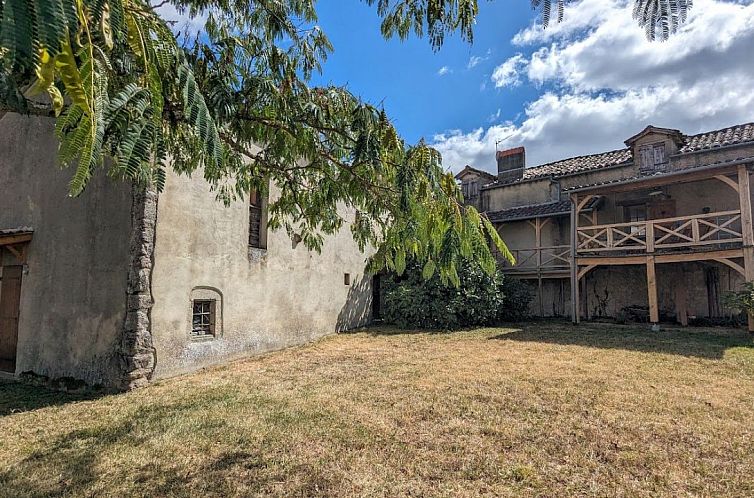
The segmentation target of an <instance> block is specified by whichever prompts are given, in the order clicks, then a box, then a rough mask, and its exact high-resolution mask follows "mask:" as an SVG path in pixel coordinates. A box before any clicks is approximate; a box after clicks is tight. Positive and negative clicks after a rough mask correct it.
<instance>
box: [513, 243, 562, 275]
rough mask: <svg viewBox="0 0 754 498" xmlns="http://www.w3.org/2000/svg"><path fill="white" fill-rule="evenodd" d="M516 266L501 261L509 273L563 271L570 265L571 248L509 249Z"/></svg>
mask: <svg viewBox="0 0 754 498" xmlns="http://www.w3.org/2000/svg"><path fill="white" fill-rule="evenodd" d="M511 253H513V257H514V258H516V264H515V265H511V264H510V263H508V262H507V261H504V260H501V263H503V267H504V269H507V270H509V271H536V270H537V269H541V270H549V271H553V270H565V269H567V268H569V267H570V265H571V246H551V247H539V248H529V249H511Z"/></svg>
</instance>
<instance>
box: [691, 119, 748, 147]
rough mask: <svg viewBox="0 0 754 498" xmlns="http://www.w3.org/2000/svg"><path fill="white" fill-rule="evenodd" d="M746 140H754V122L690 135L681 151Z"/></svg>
mask: <svg viewBox="0 0 754 498" xmlns="http://www.w3.org/2000/svg"><path fill="white" fill-rule="evenodd" d="M746 142H754V123H746V124H740V125H736V126H730V127H728V128H723V129H722V130H715V131H708V132H705V133H700V134H698V135H691V136H688V137H686V144H685V145H684V146H683V147H681V150H680V152H681V153H685V152H697V151H700V150H705V149H714V148H715V147H723V146H726V145H738V144H742V143H746Z"/></svg>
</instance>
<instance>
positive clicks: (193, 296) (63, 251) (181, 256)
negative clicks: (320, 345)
mask: <svg viewBox="0 0 754 498" xmlns="http://www.w3.org/2000/svg"><path fill="white" fill-rule="evenodd" d="M53 125H54V122H53V120H51V119H45V118H27V117H22V116H18V115H13V114H7V115H5V116H2V117H0V136H2V137H3V138H2V140H0V185H2V195H0V267H2V274H1V275H0V278H1V280H0V371H2V372H5V373H6V375H8V374H9V375H20V374H23V373H26V372H30V373H33V374H35V375H40V376H46V377H49V378H50V379H70V380H76V381H78V382H81V381H83V382H85V383H86V384H89V385H97V384H99V385H103V386H108V387H115V388H131V387H136V386H140V385H143V384H146V383H148V382H149V381H150V380H152V379H156V378H161V377H167V376H171V375H175V374H179V373H183V372H189V371H193V370H197V369H199V368H201V367H205V366H208V365H212V364H216V363H220V362H225V361H228V360H230V359H233V358H237V357H240V356H243V355H249V354H254V353H261V352H265V351H270V350H275V349H280V348H284V347H287V346H292V345H297V344H302V343H306V342H308V341H311V340H313V339H316V338H318V337H321V336H324V335H326V334H331V333H334V332H336V331H338V330H344V329H348V328H353V327H357V326H359V325H362V324H364V323H366V322H367V321H368V320H369V315H370V307H371V291H370V287H371V282H370V279H367V278H365V276H364V267H365V260H366V255H365V254H363V253H361V252H360V251H359V250H358V247H357V245H356V244H355V243H354V242H353V240H352V239H351V235H350V233H349V232H348V230H346V231H344V232H342V233H338V234H337V235H335V236H333V237H330V238H328V239H327V241H326V243H325V245H324V248H323V251H322V253H321V254H317V253H314V252H310V251H308V250H307V249H306V248H305V247H304V246H303V245H300V246H298V247H297V246H296V244H294V243H293V242H292V241H291V239H290V238H289V237H288V236H287V235H286V234H284V233H276V232H267V230H266V223H265V219H266V218H265V216H266V213H265V210H266V200H265V199H260V198H259V196H256V195H254V196H252V198H251V199H249V200H248V201H245V202H236V203H234V204H232V205H231V206H230V207H227V208H226V207H225V206H224V205H223V204H221V203H219V202H218V201H216V200H215V196H214V194H213V193H211V192H210V189H209V185H208V184H207V183H206V182H205V181H204V180H203V179H202V178H200V177H199V176H198V175H197V176H194V177H193V178H191V177H185V176H177V175H172V174H169V175H168V179H167V184H166V188H165V190H164V191H163V192H162V193H160V195H159V196H157V195H156V194H154V193H144V192H143V191H141V190H140V189H138V188H135V187H132V186H131V185H130V184H127V183H124V182H118V181H113V180H112V179H110V178H107V177H106V176H105V175H104V174H102V175H98V176H96V177H95V178H93V180H92V183H91V184H90V187H89V188H88V189H87V190H86V191H85V192H84V193H83V194H82V195H81V196H80V197H78V198H75V199H73V198H69V197H68V195H67V192H68V181H69V178H70V174H71V172H70V171H61V170H60V169H59V168H58V166H57V141H56V139H55V137H54V135H53ZM271 190H272V193H271V195H273V196H274V195H275V189H274V188H272V189H271Z"/></svg>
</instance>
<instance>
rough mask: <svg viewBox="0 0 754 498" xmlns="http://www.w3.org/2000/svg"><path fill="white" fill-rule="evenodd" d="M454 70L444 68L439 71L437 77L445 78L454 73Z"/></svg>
mask: <svg viewBox="0 0 754 498" xmlns="http://www.w3.org/2000/svg"><path fill="white" fill-rule="evenodd" d="M452 72H453V70H452V69H450V68H449V67H448V66H443V67H441V68H440V69H439V70H438V71H437V76H445V75H446V74H450V73H452Z"/></svg>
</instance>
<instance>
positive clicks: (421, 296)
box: [383, 264, 531, 330]
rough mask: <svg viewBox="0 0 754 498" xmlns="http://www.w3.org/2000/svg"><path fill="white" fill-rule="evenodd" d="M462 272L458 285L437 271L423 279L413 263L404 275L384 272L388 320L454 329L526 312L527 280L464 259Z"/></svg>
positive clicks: (408, 325) (405, 325)
mask: <svg viewBox="0 0 754 498" xmlns="http://www.w3.org/2000/svg"><path fill="white" fill-rule="evenodd" d="M459 275H460V279H461V285H460V286H459V287H457V288H456V287H453V286H452V285H451V286H446V285H444V284H443V283H442V282H441V281H440V278H439V277H438V276H437V275H435V276H433V277H432V278H430V279H429V280H424V278H423V277H422V272H421V267H419V266H418V265H415V264H410V265H409V266H408V267H407V269H406V272H405V273H404V274H403V275H402V276H387V277H385V278H384V281H383V282H384V283H383V289H384V294H383V310H384V311H383V316H384V319H385V321H386V322H388V323H393V324H395V325H397V326H398V327H402V328H423V329H444V330H452V329H457V328H461V327H468V326H473V325H494V324H496V323H498V322H500V321H503V320H517V319H520V318H523V317H525V316H526V315H527V314H528V308H529V302H530V301H531V292H530V291H529V290H528V289H527V288H526V287H525V286H524V284H523V283H521V282H519V281H516V280H508V279H504V278H503V276H502V274H500V273H499V272H497V273H496V274H495V275H492V276H491V275H489V274H487V273H486V272H484V271H483V270H482V269H481V268H479V267H478V266H477V265H473V264H466V265H465V266H464V267H463V268H462V269H461V271H459Z"/></svg>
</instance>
